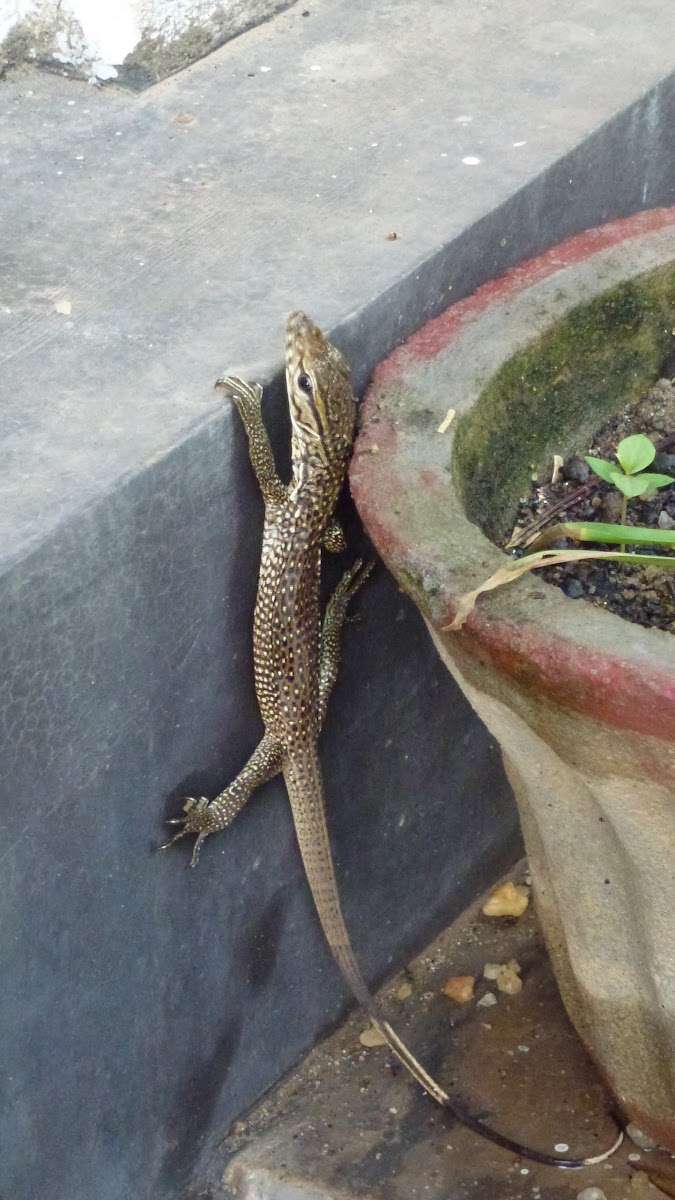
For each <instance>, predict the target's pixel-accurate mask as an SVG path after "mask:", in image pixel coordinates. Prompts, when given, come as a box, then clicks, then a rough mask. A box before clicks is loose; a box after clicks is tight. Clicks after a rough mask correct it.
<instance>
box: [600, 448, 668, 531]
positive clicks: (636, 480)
mask: <svg viewBox="0 0 675 1200" xmlns="http://www.w3.org/2000/svg"><path fill="white" fill-rule="evenodd" d="M655 454H656V447H655V446H654V443H653V442H650V440H649V438H648V437H645V435H644V433H633V434H631V436H630V437H627V438H624V439H623V441H621V442H619V444H618V446H617V448H616V457H617V458H618V460H619V465H618V466H617V465H616V463H611V462H606V461H605V459H604V458H593V456H592V455H590V454H587V455H586V456H585V457H586V462H587V463H588V465H589V467H590V468H591V470H592V471H595V474H596V475H599V476H600V478H601V479H604V480H605V482H606V483H612V484H614V487H615V488H618V490H619V491H620V492H621V494H622V497H621V524H622V525H625V524H626V509H627V506H628V501H629V500H632V499H634V498H635V496H642V495H643V494H644V492H651V491H657V490H658V488H662V487H668V486H669V484H671V483H675V479H673V478H672V476H671V475H655V474H651V473H649V472H647V471H645V467H648V466H649V464H650V463H651V462H653V461H654V455H655Z"/></svg>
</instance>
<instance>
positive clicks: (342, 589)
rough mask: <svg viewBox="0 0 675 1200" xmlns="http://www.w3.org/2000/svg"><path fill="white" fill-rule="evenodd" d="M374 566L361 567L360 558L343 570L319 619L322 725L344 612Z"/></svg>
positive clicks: (337, 658)
mask: <svg viewBox="0 0 675 1200" xmlns="http://www.w3.org/2000/svg"><path fill="white" fill-rule="evenodd" d="M374 567H375V563H374V562H372V561H371V562H367V563H366V564H365V565H364V562H363V559H362V558H357V560H356V562H355V563H354V564H353V565H352V566H351V567H350V568H349V570H348V571H345V573H344V575H343V576H342V579H341V580H340V582H339V583H338V585H337V587H336V589H335V591H334V592H333V595H332V596H331V598H330V600H329V601H328V604H327V605H326V611H325V613H324V618H323V627H322V629H321V647H320V664H319V720H320V723H321V724H322V725H323V722H324V718H325V716H326V708H327V706H328V698H329V696H330V694H331V691H332V690H333V685H334V683H335V680H336V679H337V675H338V668H339V665H340V650H341V646H342V628H343V626H344V624H345V621H347V620H348V616H347V610H348V608H349V603H350V601H351V600H352V598H353V597H354V596H355V595H356V593H357V592H358V590H359V588H361V587H363V585H364V583H365V582H366V580H367V579H368V577H369V576H370V575H371V574H372V571H373V569H374Z"/></svg>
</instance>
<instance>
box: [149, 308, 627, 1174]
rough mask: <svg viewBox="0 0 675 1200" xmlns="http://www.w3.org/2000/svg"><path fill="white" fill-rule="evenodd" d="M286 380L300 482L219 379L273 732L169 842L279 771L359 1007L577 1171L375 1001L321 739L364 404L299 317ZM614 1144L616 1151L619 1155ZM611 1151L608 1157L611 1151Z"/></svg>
mask: <svg viewBox="0 0 675 1200" xmlns="http://www.w3.org/2000/svg"><path fill="white" fill-rule="evenodd" d="M286 385H287V391H288V404H289V412H290V418H291V430H292V442H291V449H292V467H293V470H292V479H291V483H290V485H288V486H287V485H286V484H284V483H283V482H282V481H281V480H280V479H279V477H278V476H277V473H276V468H275V465H274V458H273V455H272V450H271V446H270V442H269V438H268V435H267V432H266V430H265V426H264V424H263V420H262V415H261V407H260V401H261V396H262V389H261V388H260V385H259V384H255V383H245V382H244V381H243V380H241V379H236V378H227V379H223V380H219V381H218V385H217V386H220V387H223V388H224V389H225V390H226V391H227V392H228V393H229V395H230V396H231V398H232V400H233V401H234V403H235V404H236V406H237V409H238V411H239V414H240V416H241V418H242V421H243V423H244V427H245V429H246V433H247V435H248V440H249V451H250V456H251V463H252V466H253V468H254V470H255V473H256V476H257V478H258V482H259V484H260V487H261V490H262V493H263V497H264V500H265V525H264V532H263V545H262V554H261V561H260V577H259V583H258V595H257V600H256V607H255V617H254V624H253V656H254V667H255V685H256V693H257V697H258V704H259V706H260V712H261V715H262V718H263V722H264V727H265V734H264V737H263V739H262V741H261V742H260V744H259V745H258V747H257V748H256V750H255V751H254V753H253V755H252V756H251V758H250V759H249V761H248V763H247V764H246V766H245V767H244V768H243V770H242V771H241V772H240V774H239V775H238V776H237V778H236V779H235V780H234V781H233V783H231V784H230V785H229V787H227V788H226V789H225V791H223V792H221V794H220V795H219V796H216V798H215V799H214V800H212V801H211V802H210V803H209V802H208V801H207V800H206V799H205V798H204V797H202V798H201V799H199V800H195V799H193V798H191V799H189V800H188V802H187V803H186V805H185V809H184V812H185V816H183V817H180V818H178V819H177V820H175V821H174V822H172V823H173V824H177V825H180V826H181V828H180V831H179V832H178V833H177V834H176V835H175V836H174V837H173V838H172V839H171V841H170V842H169V843H167V845H172V844H173V842H175V841H177V840H178V839H180V838H182V837H185V836H186V835H187V834H189V833H194V834H196V835H197V840H196V842H195V846H194V850H193V855H192V865H193V866H194V865H195V864H196V862H197V858H198V855H199V850H200V847H201V844H202V842H203V841H204V838H205V837H207V836H208V835H209V834H211V833H215V832H216V831H218V830H220V829H223V828H225V826H227V825H229V824H230V822H231V821H232V820H233V818H234V817H235V816H236V814H237V813H238V812H239V811H240V809H241V808H242V807H243V805H244V804H245V803H246V800H247V799H248V798H249V796H250V795H251V793H252V792H253V791H254V790H255V789H256V788H257V787H259V786H260V784H262V783H264V782H265V781H266V780H268V779H271V778H272V777H273V776H274V775H276V774H277V773H278V772H279V771H282V772H283V775H284V780H285V782H286V787H287V790H288V795H289V798H290V802H291V808H292V811H293V820H294V823H295V830H296V834H297V838H298V844H299V846H300V852H301V855H302V860H303V864H304V868H305V873H306V875H307V879H308V882H309V885H310V888H311V891H312V896H313V898H314V903H315V905H316V909H317V912H318V915H319V919H320V921H321V925H322V927H323V930H324V933H325V935H326V938H327V940H328V943H329V945H330V948H331V950H332V952H333V955H334V957H335V959H336V962H337V964H338V966H339V968H340V970H341V972H342V974H343V976H344V978H345V980H346V981H347V983H348V984H349V986H350V988H351V989H352V991H353V993H354V995H355V996H356V998H357V1000H359V1002H360V1003H361V1005H362V1006H363V1008H364V1009H365V1011H366V1012H367V1013H368V1015H369V1017H370V1018H371V1020H372V1022H373V1024H374V1025H375V1026H376V1028H377V1029H378V1030H380V1032H381V1033H382V1034H383V1036H384V1037H385V1038H386V1041H387V1042H388V1044H389V1046H390V1048H391V1049H392V1051H393V1052H394V1054H395V1055H396V1056H397V1057H398V1058H399V1059H400V1061H401V1062H402V1063H403V1064H404V1066H405V1067H407V1069H408V1070H409V1071H410V1072H411V1074H412V1075H413V1076H414V1077H415V1079H417V1081H418V1082H419V1083H420V1084H421V1085H422V1087H423V1088H424V1089H425V1090H426V1091H427V1092H429V1094H430V1095H431V1096H432V1097H433V1098H434V1099H435V1100H436V1101H437V1103H439V1104H440V1105H442V1106H443V1107H444V1108H447V1109H449V1110H450V1112H451V1113H452V1114H453V1115H454V1116H455V1118H456V1119H457V1120H458V1121H460V1122H461V1123H462V1124H464V1125H466V1126H468V1128H470V1129H472V1130H473V1131H474V1132H475V1133H477V1134H479V1135H480V1136H481V1137H485V1138H487V1139H488V1140H489V1141H492V1142H494V1143H496V1144H497V1145H500V1146H503V1147H505V1148H506V1149H507V1150H509V1151H511V1152H513V1153H516V1154H518V1155H521V1156H523V1157H529V1158H532V1159H534V1160H535V1161H536V1162H542V1163H547V1164H550V1165H553V1166H558V1167H561V1166H566V1167H580V1166H585V1165H587V1164H590V1163H591V1162H599V1161H601V1159H602V1158H604V1157H607V1155H601V1156H599V1157H596V1158H593V1159H585V1160H580V1159H560V1158H553V1157H552V1156H550V1155H546V1154H540V1153H539V1152H538V1151H536V1150H529V1149H528V1148H527V1147H525V1146H522V1145H520V1143H518V1142H515V1141H513V1140H511V1139H510V1138H507V1137H504V1136H503V1135H502V1134H500V1133H497V1132H496V1131H495V1130H492V1129H490V1128H488V1127H487V1126H485V1125H484V1124H483V1123H482V1121H479V1120H477V1119H475V1118H473V1117H471V1116H469V1115H468V1114H466V1113H464V1112H463V1111H458V1110H457V1109H456V1108H455V1106H454V1104H453V1103H452V1102H451V1101H450V1099H449V1097H448V1095H447V1093H446V1092H444V1091H443V1089H442V1088H441V1087H440V1086H439V1085H438V1084H437V1083H436V1082H435V1081H434V1080H433V1079H432V1078H431V1076H430V1075H428V1074H427V1072H426V1070H425V1069H424V1067H423V1066H422V1065H421V1064H420V1063H419V1062H418V1061H417V1059H416V1058H414V1056H413V1055H412V1054H411V1052H410V1051H409V1050H408V1048H407V1047H406V1046H405V1045H404V1043H403V1042H402V1041H401V1039H400V1038H399V1037H398V1035H397V1034H396V1032H395V1031H394V1030H393V1029H392V1027H391V1025H390V1024H389V1022H388V1021H387V1020H386V1018H385V1017H384V1016H383V1014H382V1012H381V1010H380V1009H379V1007H378V1005H377V1003H376V1001H375V1000H374V998H373V997H372V996H371V994H370V992H369V990H368V987H367V985H366V983H365V981H364V979H363V976H362V975H361V971H360V969H359V967H358V964H357V962H356V959H355V957H354V953H353V951H352V947H351V943H350V940H349V935H348V933H347V929H346V927H345V923H344V919H343V916H342V910H341V908H340V901H339V897H338V890H337V883H336V880H335V872H334V868H333V859H332V855H331V850H330V844H329V841H328V830H327V826H326V817H325V806H324V797H323V782H322V778H321V767H320V763H319V756H318V752H317V737H318V734H319V731H320V729H321V726H322V724H323V719H324V716H325V712H326V705H327V702H328V697H329V695H330V691H331V688H332V686H333V683H334V681H335V677H336V674H337V665H338V659H339V651H340V635H341V631H342V627H343V625H344V621H345V617H346V613H347V607H348V604H349V601H350V600H351V598H352V597H353V595H354V594H355V592H356V591H358V589H359V588H360V587H361V586H362V584H363V583H364V582H365V579H366V578H367V576H368V574H369V573H370V570H371V569H372V564H368V565H366V566H363V565H362V563H361V562H360V561H359V562H357V563H355V565H354V566H353V567H352V568H351V569H350V570H349V571H347V572H346V574H345V575H344V576H343V578H342V580H341V582H340V583H339V584H338V587H337V589H336V590H335V592H334V594H333V596H332V598H331V600H330V601H329V603H328V606H327V609H326V613H325V616H324V619H323V626H322V623H321V614H320V607H319V583H320V573H321V555H322V550H323V549H324V548H326V549H329V550H333V551H334V550H341V549H344V537H343V534H342V531H341V529H340V527H339V525H338V523H337V521H336V520H335V518H334V516H333V512H334V509H335V505H336V502H337V499H338V495H339V493H340V491H341V488H342V486H343V484H344V480H345V474H346V470H347V462H348V459H349V455H350V452H351V448H352V443H353V438H354V427H355V420H356V405H355V401H354V396H353V393H352V387H351V381H350V373H349V367H348V365H347V363H346V362H345V359H344V358H343V356H342V355H341V354H340V352H339V350H337V348H336V347H335V346H333V345H332V344H331V343H330V342H329V341H328V339H327V338H326V337H324V335H323V333H322V332H321V330H320V329H319V328H318V327H317V326H316V325H315V324H314V323H313V321H311V320H310V319H309V317H307V316H305V314H304V313H301V312H296V313H293V314H292V315H291V316H290V317H289V319H288V326H287V335H286ZM613 1149H614V1148H613ZM608 1153H611V1151H610V1152H608Z"/></svg>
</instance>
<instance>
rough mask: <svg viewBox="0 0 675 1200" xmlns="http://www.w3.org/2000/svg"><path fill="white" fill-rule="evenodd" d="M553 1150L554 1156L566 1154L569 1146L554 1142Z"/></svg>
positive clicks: (565, 1143) (564, 1143)
mask: <svg viewBox="0 0 675 1200" xmlns="http://www.w3.org/2000/svg"><path fill="white" fill-rule="evenodd" d="M553 1149H554V1150H555V1152H556V1154H567V1151H568V1150H569V1146H568V1145H567V1142H556V1144H555V1146H554V1147H553Z"/></svg>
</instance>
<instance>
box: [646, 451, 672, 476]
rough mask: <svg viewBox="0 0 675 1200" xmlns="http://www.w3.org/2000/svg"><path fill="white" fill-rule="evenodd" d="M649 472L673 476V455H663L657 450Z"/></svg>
mask: <svg viewBox="0 0 675 1200" xmlns="http://www.w3.org/2000/svg"><path fill="white" fill-rule="evenodd" d="M649 470H650V471H657V472H659V473H661V472H663V473H664V474H666V475H673V476H675V454H664V453H663V452H662V451H660V450H657V452H656V454H655V455H654V461H653V463H652V464H651V466H650V468H649Z"/></svg>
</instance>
